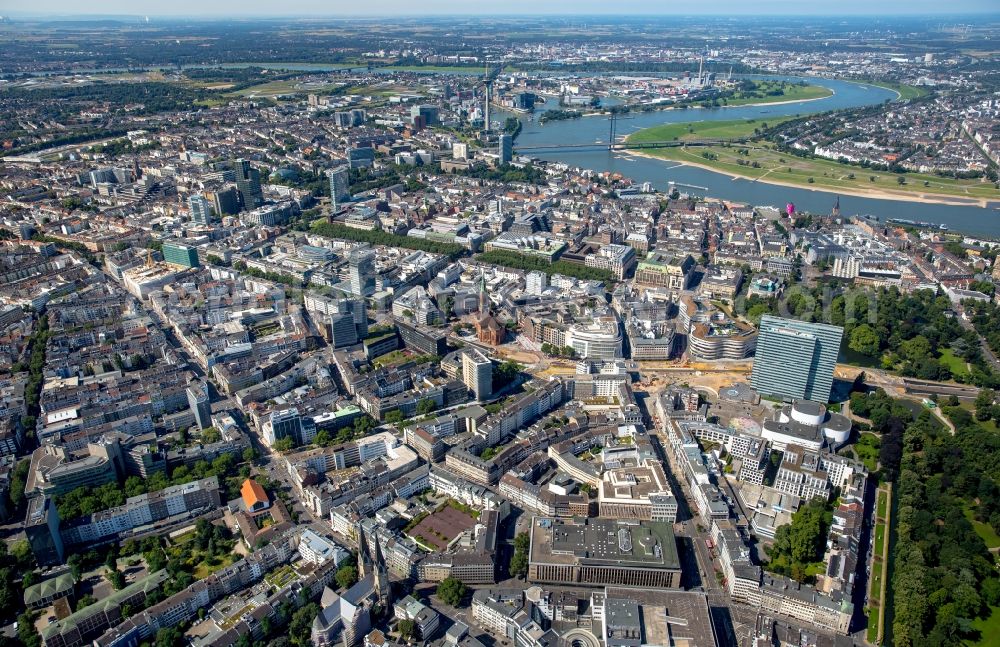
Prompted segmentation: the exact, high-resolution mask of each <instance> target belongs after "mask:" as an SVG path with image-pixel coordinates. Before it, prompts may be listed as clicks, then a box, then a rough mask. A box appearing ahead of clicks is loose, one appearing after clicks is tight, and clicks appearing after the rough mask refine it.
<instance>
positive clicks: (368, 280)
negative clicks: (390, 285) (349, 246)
mask: <svg viewBox="0 0 1000 647" xmlns="http://www.w3.org/2000/svg"><path fill="white" fill-rule="evenodd" d="M347 262H348V266H349V273H350V274H349V275H350V280H351V293H352V294H354V295H355V296H359V297H366V296H369V295H370V294H372V293H374V292H375V252H373V251H372V250H370V249H356V250H354V251H353V252H351V253H350V255H349V256H348V257H347Z"/></svg>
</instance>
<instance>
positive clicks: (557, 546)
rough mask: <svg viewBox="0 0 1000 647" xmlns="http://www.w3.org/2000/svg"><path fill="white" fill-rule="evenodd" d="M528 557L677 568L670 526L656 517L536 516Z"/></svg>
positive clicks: (553, 561)
mask: <svg viewBox="0 0 1000 647" xmlns="http://www.w3.org/2000/svg"><path fill="white" fill-rule="evenodd" d="M531 561H532V562H539V563H546V564H565V565H571V564H581V565H584V564H589V565H596V566H623V567H626V568H663V569H680V560H679V559H678V558H677V542H676V540H675V539H674V531H673V529H672V528H671V526H670V524H666V523H660V522H655V521H654V522H651V521H632V520H629V521H625V520H615V519H553V518H550V517H535V518H534V519H533V520H532V526H531Z"/></svg>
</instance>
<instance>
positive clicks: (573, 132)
mask: <svg viewBox="0 0 1000 647" xmlns="http://www.w3.org/2000/svg"><path fill="white" fill-rule="evenodd" d="M769 78H788V80H798V79H793V78H790V77H769ZM809 82H810V83H814V84H816V85H822V86H824V87H827V88H830V89H831V90H833V91H834V94H833V95H831V96H829V97H826V98H823V99H817V100H814V101H803V102H797V103H787V104H781V105H775V104H771V105H762V106H739V107H733V108H688V109H687V110H663V111H658V112H647V113H638V114H630V115H627V116H626V117H627V118H626V117H622V118H620V119H619V120H618V124H617V133H618V135H619V136H623V135H628V134H629V133H632V132H635V131H637V130H641V129H643V128H649V127H650V126H657V125H660V124H665V123H676V122H688V121H718V120H727V119H758V120H760V121H762V122H766V121H767V120H768V119H773V118H775V117H782V116H789V115H802V114H810V113H816V112H824V111H827V110H840V109H844V108H855V107H859V106H865V105H872V104H878V103H882V102H884V101H885V100H886V99H893V98H895V96H896V93H895V92H893V91H891V90H886V89H884V88H880V87H876V86H871V85H865V84H862V83H851V82H847V81H840V80H834V79H819V78H810V79H809ZM503 116H508V115H506V114H505V113H501V114H500V115H498V117H500V118H502V117H503ZM518 116H519V117H520V118H521V119H522V121H524V128H523V129H522V131H521V134H520V135H519V136H518V138H517V146H518V147H520V148H525V149H530V148H531V147H540V146H546V145H553V144H587V143H596V142H602V143H605V144H606V143H607V141H608V127H609V124H608V119H607V118H604V117H600V116H595V117H582V118H580V119H574V120H569V121H550V122H547V123H546V124H545V125H539V124H538V122H537V120H535V121H528V120H527V117H525V116H523V115H518ZM526 154H528V155H531V156H532V157H538V158H540V159H544V160H549V161H555V162H563V163H566V164H570V165H572V166H578V167H581V168H588V169H593V170H595V171H612V172H618V173H621V174H623V175H625V176H627V177H630V178H632V179H633V180H636V181H637V182H651V183H652V184H653V186H654V187H656V188H658V189H661V190H666V188H667V185H668V183H669V182H671V181H673V182H676V183H677V185H678V189H680V190H681V191H690V192H691V193H692V194H697V195H706V196H712V197H716V198H723V199H726V200H734V201H740V202H748V203H751V204H754V205H757V206H762V205H775V206H783V205H785V203H787V202H793V203H794V204H795V206H796V208H797V209H798V210H800V211H809V212H813V213H829V212H830V210H831V209H832V208H833V205H834V203H835V202H836V200H837V195H836V194H834V193H829V192H826V191H819V190H811V189H806V188H793V187H784V186H778V185H774V184H765V183H763V182H753V181H750V180H742V179H734V178H732V177H730V176H728V175H725V174H723V173H717V172H715V171H710V170H707V169H701V168H696V167H692V166H683V165H679V164H678V163H677V162H673V161H669V160H656V159H649V158H642V157H635V156H632V155H629V154H627V153H624V152H620V151H616V152H612V151H608V150H600V149H584V150H558V151H540V152H537V153H533V152H530V151H529V152H528V153H526ZM684 185H687V186H684ZM691 187H698V188H691ZM998 200H1000V197H998ZM994 206H1000V201H998V202H997V203H995V204H994ZM840 212H841V213H842V214H844V215H853V214H870V215H874V216H878V217H879V218H881V219H882V220H886V219H888V218H906V219H908V220H914V221H922V222H929V223H934V224H944V225H947V226H948V227H949V228H950V229H952V230H954V231H959V232H962V233H966V234H970V235H974V236H985V237H991V238H1000V210H997V209H996V208H992V207H988V208H984V207H980V206H972V205H970V206H953V205H944V204H930V203H922V202H909V201H905V200H883V199H879V198H864V197H858V196H852V195H841V196H840Z"/></svg>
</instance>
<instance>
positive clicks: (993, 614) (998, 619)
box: [965, 607, 1000, 647]
mask: <svg viewBox="0 0 1000 647" xmlns="http://www.w3.org/2000/svg"><path fill="white" fill-rule="evenodd" d="M972 628H973V629H976V630H977V631H979V636H980V638H979V640H976V641H971V640H967V641H965V644H966V645H970V646H972V645H975V646H976V647H1000V608H997V607H990V615H989V617H988V618H986V619H982V618H976V619H975V620H973V621H972Z"/></svg>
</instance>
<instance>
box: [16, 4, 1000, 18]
mask: <svg viewBox="0 0 1000 647" xmlns="http://www.w3.org/2000/svg"><path fill="white" fill-rule="evenodd" d="M5 13H7V14H10V15H18V14H28V13H30V14H32V15H40V14H63V15H70V14H72V15H80V14H91V15H93V14H104V15H108V14H115V15H143V14H148V15H150V16H168V15H169V16H191V17H197V16H204V17H219V16H230V17H232V16H329V17H338V16H372V15H386V16H391V15H414V14H424V15H426V14H432V15H456V14H472V15H497V14H515V15H518V14H519V15H539V14H561V15H588V14H589V15H593V14H608V15H629V14H641V15H651V14H657V15H670V14H676V15H692V14H698V15H763V14H769V15H837V16H845V15H911V16H912V15H915V14H939V15H947V14H952V15H957V14H970V13H1000V2H997V0H950V1H949V2H941V0H875V1H874V2H873V1H872V0H835V1H833V2H814V1H812V0H750V1H747V0H710V1H709V2H702V3H697V2H691V0H659V1H657V0H493V1H492V2H486V1H484V0H369V1H368V2H358V1H356V0H286V1H285V2H274V0H208V1H207V2H206V1H205V0H170V1H169V2H164V1H162V0H160V1H158V2H152V1H150V0H89V1H88V2H83V3H81V2H79V0H36V1H34V2H31V3H26V2H24V0H0V15H3V14H5Z"/></svg>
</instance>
